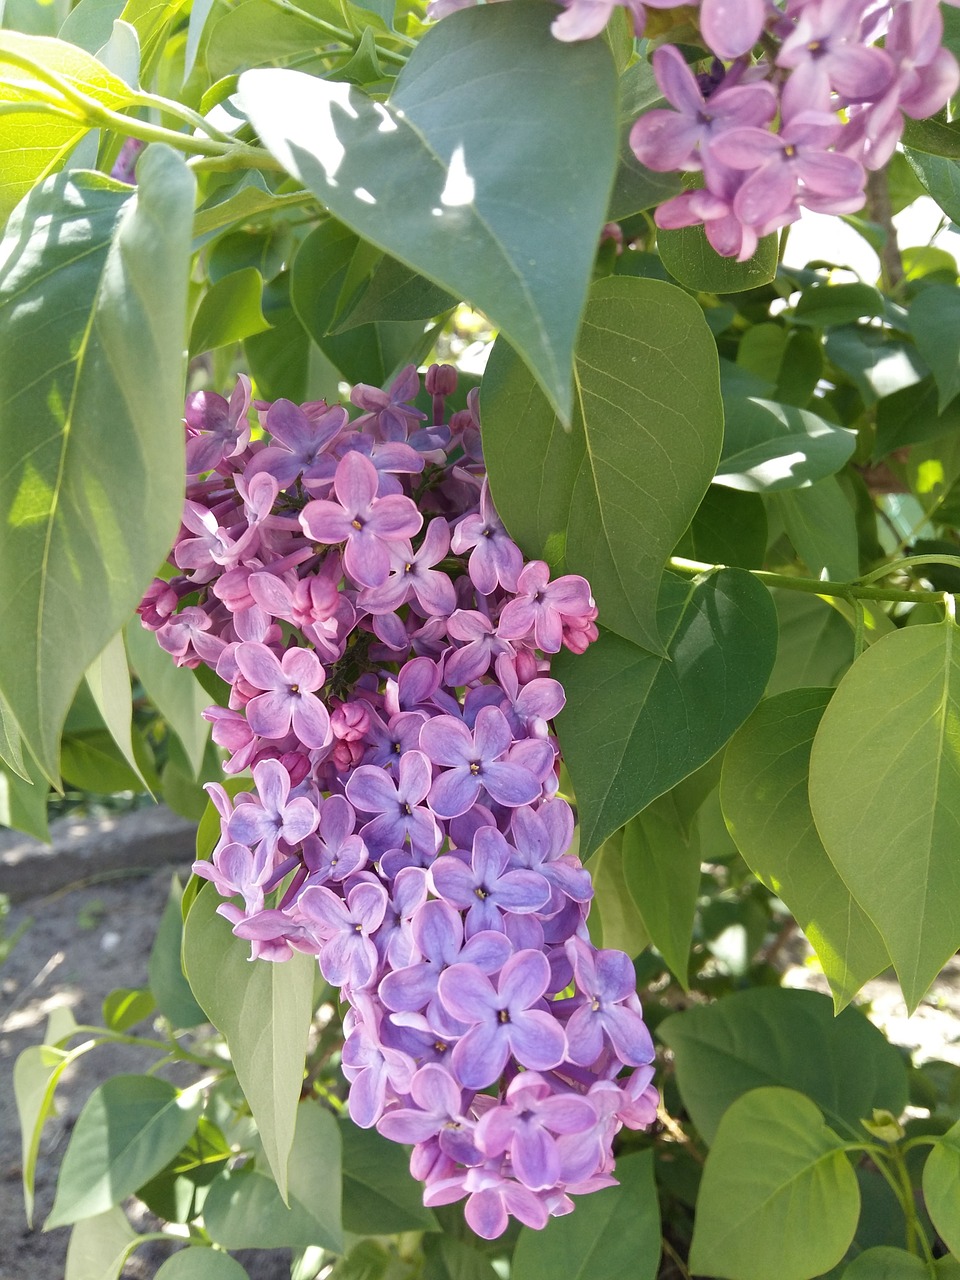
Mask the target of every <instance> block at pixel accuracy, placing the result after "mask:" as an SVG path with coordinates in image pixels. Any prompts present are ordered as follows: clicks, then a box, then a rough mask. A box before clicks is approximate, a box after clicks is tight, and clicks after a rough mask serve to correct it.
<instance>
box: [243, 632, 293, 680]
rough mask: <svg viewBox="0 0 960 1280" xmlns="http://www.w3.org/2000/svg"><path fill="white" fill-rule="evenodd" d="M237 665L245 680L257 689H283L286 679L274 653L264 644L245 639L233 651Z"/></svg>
mask: <svg viewBox="0 0 960 1280" xmlns="http://www.w3.org/2000/svg"><path fill="white" fill-rule="evenodd" d="M234 656H235V658H236V663H237V666H238V667H239V668H240V673H241V675H242V676H243V677H244V679H245V680H249V682H250V683H251V684H252V685H253V686H254V687H255V688H257V689H285V688H286V686H287V683H288V682H287V679H286V677H285V676H284V674H283V668H282V667H281V666H280V663H279V661H278V659H277V656H276V654H275V653H273V652H272V650H270V649H268V648H267V646H266V645H265V644H257V643H256V642H255V641H252V640H250V641H245V642H244V643H243V644H238V645H237V647H236V650H235V652H234Z"/></svg>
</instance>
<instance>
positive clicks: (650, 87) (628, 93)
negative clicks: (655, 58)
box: [607, 40, 682, 222]
mask: <svg viewBox="0 0 960 1280" xmlns="http://www.w3.org/2000/svg"><path fill="white" fill-rule="evenodd" d="M630 43H631V45H632V43H633V42H632V40H631V42H630ZM665 105H666V104H665V102H664V98H663V94H662V93H661V92H660V86H659V85H658V84H657V80H656V77H655V76H654V74H653V67H652V66H651V65H650V63H649V62H642V61H641V62H635V63H634V64H633V66H631V67H628V68H627V70H626V71H624V73H623V75H622V76H621V77H620V163H619V167H618V168H617V176H616V179H615V181H614V184H613V193H612V195H611V196H610V207H609V209H608V211H607V217H608V218H609V219H610V221H611V222H619V221H620V220H621V219H622V218H628V217H629V216H630V215H631V214H633V213H639V212H640V211H641V210H643V209H652V208H653V206H654V205H658V204H662V203H663V201H664V200H667V199H669V198H670V196H675V195H678V194H679V192H680V190H681V186H682V184H681V181H680V175H679V174H677V173H656V172H655V171H654V170H653V169H648V168H647V167H646V165H642V164H641V163H640V161H639V160H638V159H637V157H636V156H635V155H634V153H633V148H632V147H631V146H630V130H631V129H632V128H633V125H634V122H635V121H636V120H637V119H638V118H639V117H640V116H641V115H643V114H644V113H645V112H646V111H648V110H649V109H650V108H651V107H663V106H665Z"/></svg>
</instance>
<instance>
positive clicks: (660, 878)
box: [622, 796, 700, 990]
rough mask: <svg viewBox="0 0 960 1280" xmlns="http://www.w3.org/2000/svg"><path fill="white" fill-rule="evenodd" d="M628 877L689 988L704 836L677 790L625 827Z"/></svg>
mask: <svg viewBox="0 0 960 1280" xmlns="http://www.w3.org/2000/svg"><path fill="white" fill-rule="evenodd" d="M622 858H623V878H624V880H625V881H626V885H627V888H628V889H629V890H630V896H631V897H632V898H633V901H634V904H635V905H636V908H637V910H638V911H639V913H640V918H641V920H642V921H643V925H644V928H645V930H646V932H647V933H648V934H649V936H650V941H651V942H652V943H653V945H654V946H655V947H656V948H657V950H658V951H659V952H660V954H661V955H662V956H663V958H664V960H665V961H666V962H667V964H668V966H669V967H670V970H671V972H672V973H673V975H674V977H675V978H676V979H677V981H678V982H679V983H680V985H681V986H682V987H683V989H684V990H687V989H688V986H689V984H688V981H687V972H688V969H689V967H690V941H691V939H692V937H693V920H694V916H695V914H696V909H697V897H698V895H699V891H700V840H699V836H698V834H697V830H696V826H695V825H693V826H692V827H691V828H690V830H687V831H685V830H684V828H683V824H682V823H681V821H680V816H679V814H678V813H677V809H676V805H675V803H674V800H673V797H672V796H662V797H661V798H660V799H659V800H654V802H653V804H651V805H648V806H647V808H646V809H644V811H643V812H642V813H638V814H637V816H636V817H635V818H633V819H631V821H630V822H628V823H627V825H626V827H624V830H623V845H622Z"/></svg>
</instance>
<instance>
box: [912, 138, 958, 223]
mask: <svg viewBox="0 0 960 1280" xmlns="http://www.w3.org/2000/svg"><path fill="white" fill-rule="evenodd" d="M904 154H905V155H906V157H907V160H908V162H909V164H910V168H911V169H912V170H913V171H914V173H915V174H916V175H917V177H918V178H919V179H920V181H921V182H922V183H923V185H924V186H925V187H926V189H927V191H928V192H929V193H930V195H931V196H933V198H934V200H935V201H936V202H937V204H938V205H939V206H940V208H941V209H942V210H943V212H944V213H945V214H946V215H947V217H948V218H952V219H954V220H956V219H957V218H960V165H958V164H957V162H956V161H955V160H947V159H944V158H943V157H941V156H936V155H930V154H928V153H927V152H925V151H922V150H919V149H914V148H913V147H906V148H904Z"/></svg>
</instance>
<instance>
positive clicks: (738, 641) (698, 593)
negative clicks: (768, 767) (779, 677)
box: [553, 569, 777, 855]
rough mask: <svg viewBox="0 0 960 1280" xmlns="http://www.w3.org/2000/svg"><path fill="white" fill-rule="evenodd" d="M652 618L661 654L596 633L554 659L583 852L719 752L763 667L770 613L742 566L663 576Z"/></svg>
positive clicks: (772, 636)
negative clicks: (687, 577) (690, 578)
mask: <svg viewBox="0 0 960 1280" xmlns="http://www.w3.org/2000/svg"><path fill="white" fill-rule="evenodd" d="M658 621H659V624H660V630H661V633H662V634H663V635H664V636H666V637H669V639H668V642H667V656H666V657H663V658H661V657H658V656H657V655H656V654H653V653H648V652H647V651H646V650H644V649H639V648H638V647H637V646H636V645H635V644H631V643H630V641H629V640H624V639H622V638H621V637H620V636H615V635H613V634H612V633H611V632H607V631H605V632H603V633H602V634H601V636H600V639H599V640H597V641H596V642H595V643H594V644H592V645H591V646H590V647H589V649H587V651H586V653H584V654H581V655H579V656H574V655H572V654H569V653H567V652H565V651H564V652H561V653H560V654H558V655H557V658H556V659H555V660H554V664H553V674H554V675H555V676H556V678H557V679H558V680H559V681H560V682H561V683H562V684H563V686H564V688H565V689H566V691H567V705H566V707H565V709H564V710H563V711H562V712H561V713H560V715H559V716H558V718H557V732H558V733H559V735H560V742H561V745H562V747H563V754H564V759H565V761H566V764H567V768H568V769H569V771H570V777H571V779H572V781H573V786H574V790H575V792H576V796H577V806H578V809H579V813H580V824H581V827H580V839H581V848H582V850H583V853H584V854H585V855H586V854H589V853H592V852H593V850H594V849H596V848H597V847H598V845H600V844H601V843H602V842H603V841H604V840H605V839H606V838H607V836H609V835H610V834H611V833H612V832H614V831H616V830H617V828H618V827H622V826H623V824H624V823H625V822H628V821H629V820H630V819H631V818H632V817H633V816H634V814H635V813H639V812H640V810H641V809H645V808H646V806H647V805H648V804H649V803H650V801H651V800H655V799H656V797H657V796H659V795H662V794H663V792H664V791H668V790H669V789H670V788H671V787H673V786H675V784H676V783H678V782H680V780H681V779H682V778H685V777H686V776H687V774H689V773H693V771H694V769H697V768H699V766H700V765H702V764H703V763H704V762H705V761H707V760H709V759H710V757H711V756H712V755H713V754H714V753H715V752H716V751H719V750H720V748H721V747H722V746H723V744H724V743H725V742H726V741H727V739H728V738H729V737H730V735H731V734H732V733H733V732H734V730H735V729H738V728H739V727H740V725H741V724H742V723H743V721H744V720H745V719H746V718H747V716H748V715H749V714H750V712H751V711H752V710H753V708H754V707H755V706H756V705H757V702H758V701H759V700H760V697H761V695H762V693H763V689H764V686H765V685H766V682H767V678H768V676H769V675H770V671H771V669H772V667H773V660H774V658H775V656H776V652H777V616H776V610H775V609H774V607H773V602H772V601H771V599H770V593H769V592H768V591H767V589H766V587H764V586H762V585H761V584H760V583H759V582H757V580H756V579H755V578H753V577H751V575H750V574H749V573H747V572H746V571H745V570H743V569H724V570H722V571H720V572H719V573H715V574H711V575H710V577H708V578H706V579H704V580H702V581H700V582H698V583H693V582H683V581H681V580H680V579H679V578H677V577H675V576H674V575H672V574H667V575H665V577H664V581H663V588H662V590H661V593H660V610H659V614H658Z"/></svg>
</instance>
